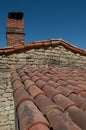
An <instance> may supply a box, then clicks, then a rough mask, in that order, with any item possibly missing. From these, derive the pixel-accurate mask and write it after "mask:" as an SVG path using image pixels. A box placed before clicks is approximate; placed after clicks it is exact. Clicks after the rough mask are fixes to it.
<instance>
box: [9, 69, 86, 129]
mask: <svg viewBox="0 0 86 130" xmlns="http://www.w3.org/2000/svg"><path fill="white" fill-rule="evenodd" d="M85 70H86V68H68V67H66V68H58V67H48V68H25V67H24V68H20V69H16V68H13V69H11V75H12V85H13V95H14V101H15V107H16V109H17V113H18V118H19V125H20V128H21V130H23V129H24V130H27V129H29V130H35V129H38V130H40V129H42V130H60V129H64V130H86V112H85V111H86V86H85V85H86V75H85ZM25 122H27V123H25Z"/></svg>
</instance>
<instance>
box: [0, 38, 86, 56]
mask: <svg viewBox="0 0 86 130" xmlns="http://www.w3.org/2000/svg"><path fill="white" fill-rule="evenodd" d="M58 45H61V46H64V47H65V48H66V49H68V50H70V51H72V52H73V53H75V54H76V53H78V54H80V55H85V56H86V51H85V50H82V49H79V48H77V47H75V46H73V45H71V44H69V43H67V42H65V41H63V40H48V41H39V42H33V43H27V44H23V45H20V44H19V45H16V46H12V47H8V48H2V49H0V55H3V54H5V55H9V54H12V53H19V52H21V51H26V50H31V49H37V48H47V47H49V46H52V47H55V46H58Z"/></svg>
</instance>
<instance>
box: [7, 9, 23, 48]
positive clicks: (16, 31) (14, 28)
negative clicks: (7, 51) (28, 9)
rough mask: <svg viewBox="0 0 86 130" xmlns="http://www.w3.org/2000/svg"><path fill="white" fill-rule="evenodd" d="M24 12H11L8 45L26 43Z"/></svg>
mask: <svg viewBox="0 0 86 130" xmlns="http://www.w3.org/2000/svg"><path fill="white" fill-rule="evenodd" d="M22 18H23V13H22V12H17V13H16V12H10V13H9V14H8V18H7V23H6V24H7V28H6V38H7V44H8V46H14V45H17V44H24V35H25V33H24V21H23V20H22Z"/></svg>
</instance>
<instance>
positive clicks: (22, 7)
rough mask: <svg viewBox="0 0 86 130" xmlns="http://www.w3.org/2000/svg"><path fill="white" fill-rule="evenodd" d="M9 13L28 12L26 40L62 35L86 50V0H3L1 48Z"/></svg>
mask: <svg viewBox="0 0 86 130" xmlns="http://www.w3.org/2000/svg"><path fill="white" fill-rule="evenodd" d="M9 12H23V13H24V18H23V19H24V24H25V29H24V31H25V43H28V42H33V41H39V40H49V39H59V38H62V39H63V40H65V41H67V42H69V43H71V44H73V45H75V46H78V47H79V48H82V49H85V50H86V0H0V48H2V47H5V46H7V42H6V18H7V17H8V13H9Z"/></svg>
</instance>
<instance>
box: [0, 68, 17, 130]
mask: <svg viewBox="0 0 86 130" xmlns="http://www.w3.org/2000/svg"><path fill="white" fill-rule="evenodd" d="M14 111H15V109H14V101H13V94H12V86H11V80H10V73H9V72H6V71H5V72H4V69H3V70H2V71H0V130H14V129H15V112H14Z"/></svg>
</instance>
